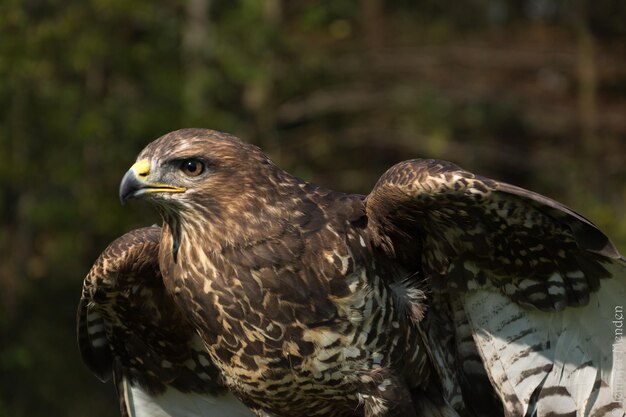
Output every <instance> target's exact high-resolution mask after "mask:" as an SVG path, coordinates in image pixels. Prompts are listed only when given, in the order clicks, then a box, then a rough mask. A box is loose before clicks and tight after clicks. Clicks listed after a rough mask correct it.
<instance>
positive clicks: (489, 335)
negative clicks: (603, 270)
mask: <svg viewBox="0 0 626 417" xmlns="http://www.w3.org/2000/svg"><path fill="white" fill-rule="evenodd" d="M612 269H613V271H612V272H613V278H612V279H607V280H603V281H602V287H601V288H600V290H599V291H598V292H597V293H595V294H593V295H592V296H591V299H590V300H589V303H588V305H586V306H584V307H574V308H567V309H564V310H563V311H560V312H541V311H538V310H536V309H530V308H528V307H523V306H520V305H518V304H516V303H514V302H512V301H511V300H510V299H509V298H508V297H506V296H504V295H502V294H501V293H499V292H494V291H488V290H481V291H475V292H470V293H468V294H467V295H466V296H465V297H464V308H465V311H466V312H467V314H468V317H469V320H470V323H471V325H472V327H473V328H474V332H475V336H474V340H475V342H476V345H477V346H478V348H479V351H480V354H481V356H482V358H483V360H484V361H485V364H486V368H487V370H488V372H489V377H490V379H491V381H492V384H493V386H494V388H495V389H496V390H497V391H498V395H499V396H500V398H501V400H502V401H503V403H504V404H505V408H506V409H507V410H508V412H509V413H510V414H511V415H519V416H523V415H536V416H538V417H541V416H545V417H548V416H551V417H558V416H563V417H565V416H579V417H583V416H593V417H603V416H606V417H609V416H610V417H623V416H624V415H625V411H626V408H625V407H624V403H623V398H624V396H625V392H624V384H623V383H622V384H621V387H620V384H619V382H618V381H624V379H626V372H625V370H624V367H623V365H622V364H623V363H624V362H625V360H626V359H625V357H626V354H625V353H624V352H626V346H625V342H624V339H623V338H621V341H620V342H619V343H617V344H616V338H617V339H618V341H619V340H620V338H619V337H618V336H619V331H618V329H619V327H618V326H619V325H620V324H619V321H618V320H616V318H615V317H616V313H615V312H616V311H619V310H620V308H621V309H623V306H624V304H625V303H626V274H625V272H626V268H625V267H624V265H623V264H621V262H619V261H616V262H614V265H612ZM622 323H623V321H622ZM613 345H615V346H613ZM614 355H615V356H614ZM611 387H613V392H612V388H611ZM617 387H620V388H621V391H620V392H618V391H617V389H618V388H617Z"/></svg>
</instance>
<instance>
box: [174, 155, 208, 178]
mask: <svg viewBox="0 0 626 417" xmlns="http://www.w3.org/2000/svg"><path fill="white" fill-rule="evenodd" d="M180 169H181V170H182V171H183V172H184V173H185V175H188V176H190V177H197V176H198V175H200V174H202V173H203V172H204V163H203V162H202V161H198V160H197V159H185V160H184V161H182V162H181V163H180Z"/></svg>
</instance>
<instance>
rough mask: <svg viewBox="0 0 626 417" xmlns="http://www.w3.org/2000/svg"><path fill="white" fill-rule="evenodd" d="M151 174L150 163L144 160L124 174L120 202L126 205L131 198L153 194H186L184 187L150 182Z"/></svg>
mask: <svg viewBox="0 0 626 417" xmlns="http://www.w3.org/2000/svg"><path fill="white" fill-rule="evenodd" d="M149 174H150V161H148V160H147V159H142V160H140V161H137V162H136V163H135V164H134V165H133V166H132V167H130V169H129V170H128V171H127V172H126V174H124V178H122V182H121V183H120V202H121V203H122V204H124V203H125V202H126V200H128V199H130V198H135V197H139V196H141V195H144V194H152V193H184V192H185V191H187V189H186V188H184V187H176V186H173V185H169V184H161V183H152V182H148V175H149Z"/></svg>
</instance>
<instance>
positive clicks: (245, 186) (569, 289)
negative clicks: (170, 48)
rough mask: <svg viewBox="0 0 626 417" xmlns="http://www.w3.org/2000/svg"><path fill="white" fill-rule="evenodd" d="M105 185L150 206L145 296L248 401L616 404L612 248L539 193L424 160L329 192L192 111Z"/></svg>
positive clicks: (278, 408) (485, 408) (369, 415)
mask: <svg viewBox="0 0 626 417" xmlns="http://www.w3.org/2000/svg"><path fill="white" fill-rule="evenodd" d="M120 198H121V200H122V201H125V200H128V199H130V198H143V199H146V200H148V201H150V202H151V203H153V204H154V205H155V206H156V208H157V209H158V211H159V213H160V214H161V216H162V218H163V226H162V231H161V237H160V245H159V254H158V264H159V269H160V272H161V274H162V281H163V284H164V287H165V290H164V292H163V293H162V295H163V298H161V299H159V300H158V301H156V302H157V303H165V297H166V296H167V297H169V299H168V300H174V304H175V305H176V306H177V307H178V308H179V311H180V312H182V313H181V314H182V315H183V316H184V317H185V318H186V319H188V320H189V322H190V323H191V326H192V327H193V328H194V329H195V330H196V331H197V334H198V335H199V337H200V338H201V340H202V342H203V345H204V347H205V348H206V352H207V353H208V354H209V356H210V358H211V359H212V360H213V362H214V363H215V365H216V366H217V368H219V370H220V372H221V375H222V377H223V380H224V383H225V384H226V385H227V386H228V388H229V389H230V390H231V392H233V393H234V394H235V395H236V396H237V397H238V398H240V399H241V400H242V401H243V402H244V403H245V404H246V405H247V406H249V407H250V408H251V409H252V410H253V411H254V412H255V413H256V414H257V415H258V416H266V415H275V416H281V417H282V416H285V417H300V416H328V417H354V416H365V417H383V416H385V417H391V416H407V417H412V416H426V417H433V416H481V417H482V416H519V417H523V416H528V417H532V416H537V417H572V416H579V417H580V416H594V417H601V416H611V417H615V416H621V417H623V416H624V415H625V406H624V397H625V394H626V388H625V380H626V370H625V368H626V353H625V352H626V341H624V339H623V338H622V333H621V328H619V326H618V323H621V322H620V321H619V320H618V319H617V317H618V313H619V311H622V312H623V305H624V304H625V303H626V260H625V259H624V258H623V257H622V256H621V255H620V254H619V253H618V251H617V250H616V248H615V247H614V245H613V244H612V243H611V242H610V240H609V239H608V238H607V236H605V234H603V233H602V232H601V231H600V230H599V229H598V228H597V227H596V226H594V225H593V224H592V223H591V222H590V221H589V220H587V219H585V218H584V217H582V216H581V215H579V214H577V213H575V212H574V211H572V210H571V209H569V208H567V207H565V206H564V205H562V204H560V203H558V202H556V201H554V200H551V199H549V198H547V197H544V196H542V195H539V194H536V193H533V192H531V191H527V190H524V189H521V188H518V187H515V186H512V185H508V184H505V183H502V182H498V181H495V180H491V179H488V178H485V177H481V176H478V175H475V174H472V173H470V172H468V171H465V170H463V169H461V168H459V167H458V166H456V165H454V164H452V163H449V162H445V161H437V160H421V159H415V160H409V161H405V162H401V163H399V164H397V165H395V166H393V167H392V168H390V169H389V170H388V171H387V172H386V173H385V174H384V175H383V176H382V177H381V178H380V179H379V181H378V183H377V184H376V185H375V186H374V188H373V189H372V191H371V193H370V194H369V195H367V196H362V195H353V194H343V193H339V192H334V191H331V190H328V189H325V188H323V187H320V186H317V185H314V184H311V183H308V182H305V181H303V180H300V179H298V178H296V177H294V176H292V175H290V174H288V173H287V172H285V171H283V170H282V169H280V168H278V167H277V166H276V165H274V164H273V163H272V162H271V161H270V160H269V158H268V157H267V156H266V155H264V154H263V153H262V151H261V150H260V149H259V148H257V147H255V146H253V145H250V144H247V143H245V142H243V141H241V140H240V139H238V138H236V137H233V136H231V135H228V134H224V133H220V132H216V131H211V130H202V129H183V130H179V131H175V132H172V133H169V134H166V135H164V136H162V137H160V138H159V139H157V140H155V141H154V142H152V143H151V144H149V145H148V146H147V147H146V148H145V149H144V150H143V151H142V152H141V153H140V154H139V156H138V158H137V160H136V163H135V164H134V165H133V166H132V167H131V168H130V170H129V171H128V172H127V173H126V175H125V176H124V178H123V180H122V182H121V185H120ZM154 257H155V260H154V262H155V263H156V262H157V261H156V254H155V255H154ZM167 302H168V303H169V302H170V301H167ZM172 309H173V307H172ZM136 320H140V319H136ZM134 324H135V325H138V326H141V323H134ZM618 330H620V332H618Z"/></svg>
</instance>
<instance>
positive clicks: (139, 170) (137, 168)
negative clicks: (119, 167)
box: [130, 159, 150, 178]
mask: <svg viewBox="0 0 626 417" xmlns="http://www.w3.org/2000/svg"><path fill="white" fill-rule="evenodd" d="M130 169H131V170H132V171H133V172H134V173H135V175H137V176H138V177H140V178H145V177H147V176H148V174H149V173H150V161H148V160H147V159H142V160H141V161H137V162H135V164H134V165H133V166H132V167H130Z"/></svg>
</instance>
